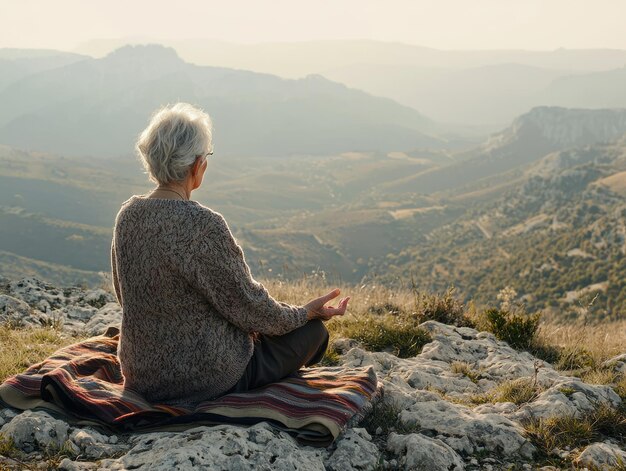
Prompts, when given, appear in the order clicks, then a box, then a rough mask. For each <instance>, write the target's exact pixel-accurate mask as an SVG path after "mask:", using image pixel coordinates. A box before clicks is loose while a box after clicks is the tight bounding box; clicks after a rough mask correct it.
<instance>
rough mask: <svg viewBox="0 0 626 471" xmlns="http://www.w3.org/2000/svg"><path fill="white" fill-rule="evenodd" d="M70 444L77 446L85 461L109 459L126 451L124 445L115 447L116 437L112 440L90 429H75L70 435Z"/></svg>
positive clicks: (126, 447)
mask: <svg viewBox="0 0 626 471" xmlns="http://www.w3.org/2000/svg"><path fill="white" fill-rule="evenodd" d="M70 440H71V442H72V443H74V444H76V446H78V448H79V450H80V452H81V455H82V456H84V457H85V458H87V459H93V460H97V459H100V458H103V457H110V456H113V455H115V454H118V453H120V452H123V451H126V450H128V446H126V445H116V444H115V443H117V437H116V438H115V440H113V441H114V442H115V443H113V444H112V443H111V442H112V440H110V439H109V437H107V436H106V435H103V434H101V433H99V432H96V431H95V430H92V429H90V428H83V429H76V430H74V431H73V432H72V433H71V435H70Z"/></svg>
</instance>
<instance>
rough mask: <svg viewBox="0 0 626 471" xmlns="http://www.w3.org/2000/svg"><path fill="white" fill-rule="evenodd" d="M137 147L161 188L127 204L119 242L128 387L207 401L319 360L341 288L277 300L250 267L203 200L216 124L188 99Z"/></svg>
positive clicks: (116, 277)
mask: <svg viewBox="0 0 626 471" xmlns="http://www.w3.org/2000/svg"><path fill="white" fill-rule="evenodd" d="M136 147H137V151H138V153H139V156H140V157H141V159H142V161H143V164H144V166H145V168H146V170H147V172H148V174H149V176H150V180H152V181H153V182H154V183H155V184H156V185H157V187H156V188H155V189H154V190H152V191H151V192H150V193H149V194H146V195H134V196H132V197H131V198H130V199H128V200H127V201H125V202H124V203H123V204H122V207H121V209H120V211H119V212H118V214H117V216H116V219H115V228H114V233H113V241H112V244H111V265H112V274H113V286H114V289H115V294H116V296H117V299H118V301H119V303H120V305H121V306H122V309H123V317H122V326H121V330H120V342H119V349H118V355H119V361H120V366H121V369H122V374H123V376H124V385H125V387H126V388H128V389H131V390H133V391H135V392H138V393H140V394H141V395H143V396H144V397H145V398H146V399H148V400H150V401H153V402H161V403H170V404H177V403H185V404H189V403H196V402H200V401H202V400H206V399H211V398H215V397H217V396H220V395H223V394H225V393H229V392H242V391H246V390H248V389H253V388H258V387H261V386H263V385H265V384H268V383H271V382H274V381H277V380H279V379H281V378H283V377H285V376H287V375H289V374H290V373H293V372H295V371H297V370H298V369H299V368H300V367H302V366H303V365H306V366H310V365H312V364H314V363H316V362H318V361H319V360H320V359H321V358H322V356H323V354H324V351H325V349H326V347H327V345H328V332H327V330H326V327H325V326H324V324H323V322H322V321H326V320H328V319H330V318H332V317H333V316H336V315H343V314H344V313H345V311H346V307H347V304H348V300H349V297H348V298H343V299H341V301H340V302H339V303H338V305H337V306H336V307H333V306H327V305H326V304H327V303H328V302H329V301H331V300H332V299H333V298H336V297H337V296H338V295H339V290H338V289H334V290H332V291H331V292H329V293H328V294H326V295H324V296H321V297H319V298H316V299H313V300H311V301H310V302H308V303H307V304H305V305H303V306H294V305H289V304H287V303H284V302H281V301H276V300H275V299H274V298H273V297H272V296H271V295H270V294H269V293H268V291H267V290H266V288H265V287H264V286H263V285H262V284H261V283H259V282H257V281H256V280H255V279H254V278H253V277H252V276H251V274H250V268H249V267H248V265H247V263H246V261H245V258H244V254H243V251H242V249H241V247H240V246H239V245H238V243H237V241H236V240H235V238H234V237H233V234H232V233H231V231H230V229H229V226H228V224H227V223H226V221H225V220H224V217H223V216H222V215H221V214H220V213H219V212H217V211H213V210H212V209H210V208H208V207H206V206H203V205H201V204H200V203H198V202H196V201H193V200H192V199H191V192H192V191H193V190H195V189H196V188H198V187H199V186H200V185H201V183H202V179H203V176H204V172H205V170H206V168H207V157H208V156H209V155H212V154H213V152H212V149H213V145H212V124H211V119H210V117H209V116H208V115H207V114H206V113H204V112H202V111H201V110H199V109H197V108H195V107H193V106H191V105H189V104H186V103H178V104H176V105H173V106H167V107H164V108H162V109H160V110H159V111H158V112H157V113H156V114H155V115H154V116H153V118H152V120H151V122H150V124H149V125H148V127H147V128H146V129H145V130H144V131H143V132H142V134H141V135H140V137H139V140H138V142H137V146H136Z"/></svg>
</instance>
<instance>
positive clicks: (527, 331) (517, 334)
mask: <svg viewBox="0 0 626 471" xmlns="http://www.w3.org/2000/svg"><path fill="white" fill-rule="evenodd" d="M483 317H484V322H485V324H486V330H488V331H489V332H491V333H493V334H494V335H495V336H496V338H497V339H499V340H504V341H505V342H507V343H508V344H509V345H510V346H511V347H513V348H516V349H522V350H527V349H530V348H531V347H532V346H533V344H534V341H535V334H536V333H537V328H538V327H539V318H540V315H539V314H534V315H528V314H525V313H520V314H516V313H511V312H509V311H502V310H500V309H487V310H486V311H485V312H484V314H483Z"/></svg>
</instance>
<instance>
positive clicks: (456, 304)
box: [413, 288, 474, 327]
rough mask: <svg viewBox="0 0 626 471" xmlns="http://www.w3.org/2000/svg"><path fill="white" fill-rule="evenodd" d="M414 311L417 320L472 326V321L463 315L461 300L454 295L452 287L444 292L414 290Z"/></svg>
mask: <svg viewBox="0 0 626 471" xmlns="http://www.w3.org/2000/svg"><path fill="white" fill-rule="evenodd" d="M413 295H414V312H413V314H414V315H415V316H416V318H417V319H418V322H420V323H421V322H426V321H437V322H441V323H442V324H448V325H454V326H457V327H474V322H473V321H472V319H470V318H469V317H468V316H466V315H465V311H464V306H463V303H462V302H461V301H459V300H458V299H456V298H455V297H454V288H449V289H448V290H447V291H446V292H445V293H444V294H442V295H440V294H430V293H420V292H417V291H414V294H413Z"/></svg>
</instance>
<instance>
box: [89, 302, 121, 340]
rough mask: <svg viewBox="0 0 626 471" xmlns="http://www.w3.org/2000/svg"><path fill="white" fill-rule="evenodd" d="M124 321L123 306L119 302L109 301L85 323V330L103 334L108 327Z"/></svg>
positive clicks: (94, 333)
mask: <svg viewBox="0 0 626 471" xmlns="http://www.w3.org/2000/svg"><path fill="white" fill-rule="evenodd" d="M121 323H122V308H121V307H120V305H119V304H118V303H117V302H112V303H107V304H105V305H104V306H103V307H101V308H100V309H98V311H97V312H96V313H95V314H94V315H93V317H92V318H91V319H90V320H89V321H88V322H87V323H86V324H85V330H86V331H87V332H88V333H89V334H90V335H101V334H102V333H104V332H105V331H106V330H107V328H108V327H110V326H117V327H119V325H120V324H121Z"/></svg>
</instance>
